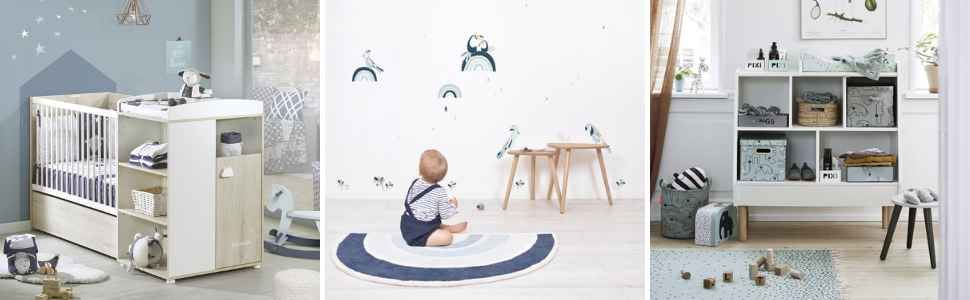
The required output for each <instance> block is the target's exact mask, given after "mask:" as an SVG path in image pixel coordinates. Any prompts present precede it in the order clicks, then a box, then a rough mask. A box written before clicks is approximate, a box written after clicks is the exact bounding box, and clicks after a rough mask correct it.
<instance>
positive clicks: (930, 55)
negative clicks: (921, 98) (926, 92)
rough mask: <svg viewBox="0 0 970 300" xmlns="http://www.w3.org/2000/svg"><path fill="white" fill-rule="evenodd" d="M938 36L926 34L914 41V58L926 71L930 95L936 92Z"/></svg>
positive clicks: (906, 48) (938, 57)
mask: <svg viewBox="0 0 970 300" xmlns="http://www.w3.org/2000/svg"><path fill="white" fill-rule="evenodd" d="M938 38H939V37H938V36H937V35H936V34H935V33H926V34H923V35H922V36H920V37H919V39H918V40H916V46H915V48H916V50H915V51H914V52H915V53H916V58H919V60H920V61H922V62H923V68H924V69H925V70H926V81H928V82H929V85H930V93H936V92H937V83H938V80H937V78H938V77H937V76H938V73H937V68H938V66H939V59H940V56H939V54H938V53H937V51H936V46H937V40H938ZM901 49H903V50H908V49H909V47H905V48H901Z"/></svg>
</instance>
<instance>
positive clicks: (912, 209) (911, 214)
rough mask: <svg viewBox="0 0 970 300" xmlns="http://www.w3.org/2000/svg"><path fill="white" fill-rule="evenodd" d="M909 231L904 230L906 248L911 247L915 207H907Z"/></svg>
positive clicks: (914, 224)
mask: <svg viewBox="0 0 970 300" xmlns="http://www.w3.org/2000/svg"><path fill="white" fill-rule="evenodd" d="M906 225H908V226H909V231H907V232H906V249H913V228H914V227H915V226H916V208H915V207H910V208H909V224H906Z"/></svg>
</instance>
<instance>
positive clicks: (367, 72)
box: [351, 49, 384, 82]
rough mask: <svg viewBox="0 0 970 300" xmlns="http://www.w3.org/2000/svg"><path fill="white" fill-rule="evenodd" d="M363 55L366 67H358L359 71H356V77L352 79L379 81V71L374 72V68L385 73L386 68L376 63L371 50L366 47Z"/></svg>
mask: <svg viewBox="0 0 970 300" xmlns="http://www.w3.org/2000/svg"><path fill="white" fill-rule="evenodd" d="M363 57H364V65H366V67H360V68H357V71H354V77H352V78H351V81H353V82H357V81H377V73H374V70H377V72H382V73H383V72H384V69H382V68H381V67H378V66H377V64H376V63H374V60H373V59H371V58H370V50H368V49H364V55H363Z"/></svg>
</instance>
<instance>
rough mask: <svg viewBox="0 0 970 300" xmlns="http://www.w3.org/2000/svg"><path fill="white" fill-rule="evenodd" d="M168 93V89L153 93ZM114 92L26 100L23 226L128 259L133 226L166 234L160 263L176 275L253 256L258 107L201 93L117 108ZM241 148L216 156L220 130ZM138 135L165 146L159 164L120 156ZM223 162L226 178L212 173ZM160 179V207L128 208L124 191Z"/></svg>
mask: <svg viewBox="0 0 970 300" xmlns="http://www.w3.org/2000/svg"><path fill="white" fill-rule="evenodd" d="M155 96H156V97H159V98H163V97H167V94H165V93H162V94H156V95H155ZM127 97H130V96H127V95H121V94H116V93H93V94H79V95H60V96H41V97H31V108H30V112H31V113H30V114H31V116H30V118H31V125H32V127H31V128H32V130H31V137H30V141H31V142H30V144H31V164H32V166H31V168H30V169H31V174H30V178H31V201H30V203H31V207H30V211H31V218H30V219H31V227H33V228H35V229H38V230H41V231H44V232H47V233H50V234H52V235H55V236H58V237H60V238H63V239H66V240H69V241H71V242H74V243H76V244H79V245H81V246H84V247H87V248H90V249H91V250H94V251H97V252H100V253H102V254H105V255H108V256H111V257H114V258H117V259H118V260H119V261H122V262H127V260H128V257H129V256H128V253H127V252H128V245H129V244H130V243H131V242H132V239H133V237H134V235H135V233H142V234H148V233H153V232H154V230H155V228H158V230H159V231H162V232H164V233H166V234H168V238H167V239H165V240H163V242H162V245H163V247H164V248H165V249H164V251H165V257H163V260H162V262H161V267H160V268H154V269H140V270H142V271H145V272H147V273H150V274H152V275H155V276H158V277H161V278H163V279H166V280H168V281H169V282H174V280H175V279H178V278H185V277H191V276H197V275H202V274H208V273H212V272H219V271H223V270H230V269H237V268H243V267H250V266H254V267H258V265H259V264H261V263H262V261H263V258H262V253H263V250H262V240H263V238H262V219H263V218H262V201H261V195H262V168H263V160H262V148H263V146H262V145H263V136H262V134H263V129H262V128H263V105H262V103H261V102H259V101H252V100H207V101H202V102H197V103H191V104H184V105H178V106H173V107H170V108H169V109H168V118H167V119H161V118H156V117H146V116H141V115H136V114H132V113H126V112H119V111H118V110H117V107H118V100H120V99H123V98H127ZM229 131H234V132H240V133H242V134H243V153H242V154H243V155H239V156H232V157H217V152H218V150H217V149H218V144H219V133H221V132H229ZM146 140H154V141H159V142H167V143H168V147H169V149H168V168H167V169H149V168H145V167H141V166H136V165H131V164H129V163H128V153H130V152H131V151H132V150H133V149H134V148H135V147H137V146H139V145H141V144H142V143H144V142H145V141H146ZM225 168H232V169H233V173H234V175H233V176H231V177H228V178H222V177H219V173H221V171H222V170H223V169H225ZM159 185H161V186H166V187H167V190H168V201H169V203H168V214H167V215H166V216H160V217H152V216H149V215H145V214H141V213H138V212H136V211H135V210H134V202H133V200H132V197H131V190H134V189H144V188H149V187H153V186H159Z"/></svg>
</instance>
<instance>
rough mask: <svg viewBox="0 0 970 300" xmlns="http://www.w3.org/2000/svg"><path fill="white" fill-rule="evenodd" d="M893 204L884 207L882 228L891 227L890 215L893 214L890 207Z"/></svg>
mask: <svg viewBox="0 0 970 300" xmlns="http://www.w3.org/2000/svg"><path fill="white" fill-rule="evenodd" d="M891 207H892V206H883V207H882V229H886V228H889V216H890V214H891V212H890V209H891Z"/></svg>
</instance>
